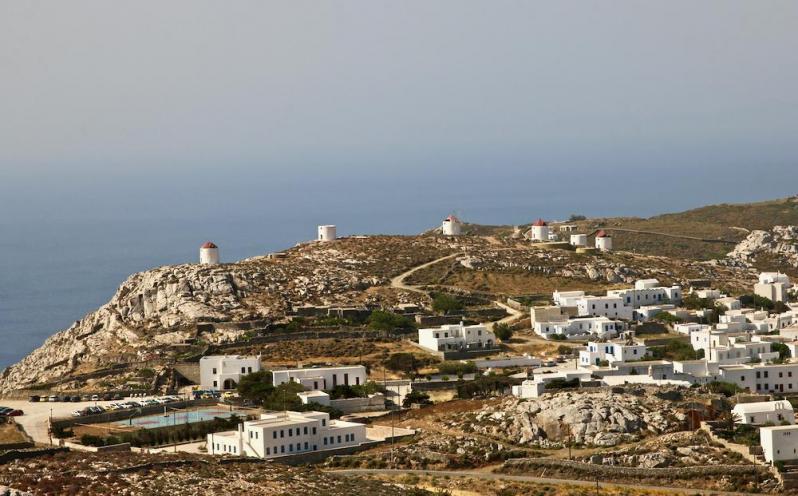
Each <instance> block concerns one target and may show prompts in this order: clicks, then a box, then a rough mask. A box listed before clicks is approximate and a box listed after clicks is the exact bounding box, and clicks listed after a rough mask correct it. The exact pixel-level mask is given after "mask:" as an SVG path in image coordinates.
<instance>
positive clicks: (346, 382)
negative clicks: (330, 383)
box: [344, 373, 349, 386]
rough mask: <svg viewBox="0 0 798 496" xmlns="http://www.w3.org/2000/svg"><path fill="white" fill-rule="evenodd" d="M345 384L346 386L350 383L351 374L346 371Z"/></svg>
mask: <svg viewBox="0 0 798 496" xmlns="http://www.w3.org/2000/svg"><path fill="white" fill-rule="evenodd" d="M344 385H346V386H348V385H349V374H346V373H345V374H344Z"/></svg>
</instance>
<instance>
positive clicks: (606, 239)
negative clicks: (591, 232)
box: [596, 230, 612, 251]
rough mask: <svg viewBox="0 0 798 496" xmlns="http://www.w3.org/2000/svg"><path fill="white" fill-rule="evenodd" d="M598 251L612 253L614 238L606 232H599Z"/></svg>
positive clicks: (597, 234) (597, 237)
mask: <svg viewBox="0 0 798 496" xmlns="http://www.w3.org/2000/svg"><path fill="white" fill-rule="evenodd" d="M596 249H597V250H599V251H612V236H610V235H609V234H608V233H607V232H606V231H604V230H601V231H599V232H597V233H596Z"/></svg>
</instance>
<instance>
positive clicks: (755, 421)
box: [732, 400, 795, 425]
mask: <svg viewBox="0 0 798 496" xmlns="http://www.w3.org/2000/svg"><path fill="white" fill-rule="evenodd" d="M732 414H733V415H736V416H737V417H738V418H739V421H740V423H741V424H748V425H763V424H768V423H772V424H776V425H779V424H782V423H784V422H787V423H789V424H794V423H795V411H794V410H793V408H792V405H791V404H790V402H789V401H787V400H780V401H758V402H756V403H738V404H737V405H735V406H734V408H732Z"/></svg>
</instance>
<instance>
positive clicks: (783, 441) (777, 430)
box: [759, 425, 798, 463]
mask: <svg viewBox="0 0 798 496" xmlns="http://www.w3.org/2000/svg"><path fill="white" fill-rule="evenodd" d="M759 443H760V445H761V446H762V451H763V453H764V455H765V460H767V461H768V462H770V463H773V462H778V461H782V460H795V459H798V425H777V426H773V427H760V428H759Z"/></svg>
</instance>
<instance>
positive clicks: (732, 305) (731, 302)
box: [715, 296, 743, 310]
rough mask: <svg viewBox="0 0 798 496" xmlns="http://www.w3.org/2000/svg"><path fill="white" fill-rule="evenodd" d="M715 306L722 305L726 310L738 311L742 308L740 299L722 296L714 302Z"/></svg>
mask: <svg viewBox="0 0 798 496" xmlns="http://www.w3.org/2000/svg"><path fill="white" fill-rule="evenodd" d="M715 304H717V305H723V306H724V307H726V309H727V310H739V309H741V308H742V307H743V306H742V303H740V299H739V298H734V297H733V296H724V297H722V298H718V299H717V300H715Z"/></svg>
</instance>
